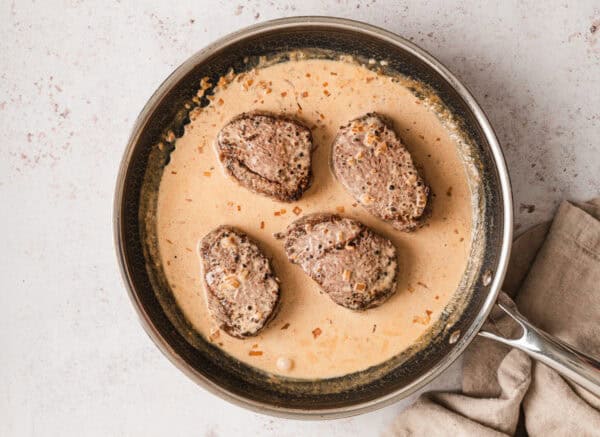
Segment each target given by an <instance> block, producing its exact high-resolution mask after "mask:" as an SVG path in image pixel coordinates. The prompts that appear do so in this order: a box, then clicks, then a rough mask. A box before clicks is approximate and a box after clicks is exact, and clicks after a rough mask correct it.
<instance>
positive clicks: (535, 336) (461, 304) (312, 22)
mask: <svg viewBox="0 0 600 437" xmlns="http://www.w3.org/2000/svg"><path fill="white" fill-rule="evenodd" d="M294 50H302V51H304V52H305V53H308V54H309V55H310V56H317V57H330V58H336V57H337V56H339V55H341V54H343V55H351V56H353V57H354V58H355V59H357V60H359V61H360V60H365V62H366V64H369V62H368V60H369V59H375V60H385V62H384V63H379V64H377V68H380V69H381V70H382V72H383V73H384V74H398V75H401V76H402V77H405V78H408V79H409V80H410V81H412V83H414V87H413V91H414V93H415V95H416V96H417V97H419V98H423V99H429V100H428V101H430V102H433V103H434V105H433V107H434V109H435V110H436V111H439V114H440V117H442V118H444V119H445V120H446V121H447V122H448V123H449V124H451V125H452V126H455V127H456V129H457V132H460V135H459V137H460V141H458V142H457V144H458V146H457V147H459V150H458V152H459V154H460V156H461V157H462V158H463V160H464V163H465V169H466V172H467V175H468V178H469V184H470V187H471V191H472V203H473V216H474V217H475V220H474V229H473V236H472V239H473V243H472V249H471V253H470V260H469V265H468V267H467V269H466V270H465V272H464V274H463V278H462V281H461V284H460V286H459V289H458V290H457V291H456V293H455V294H456V297H455V299H454V300H453V301H452V302H451V303H450V304H449V305H448V307H447V308H446V309H445V311H444V314H443V315H442V317H441V318H440V320H439V321H438V323H436V325H435V326H433V327H432V328H431V330H430V332H429V333H428V338H427V341H426V342H423V343H422V344H421V345H419V346H415V347H414V348H411V349H410V350H408V351H406V352H405V353H403V354H401V355H398V356H396V357H394V358H393V359H391V360H389V361H387V362H385V363H382V364H381V365H378V366H374V367H372V368H369V369H366V370H364V371H361V372H357V373H354V374H351V375H346V376H343V377H339V378H331V379H324V380H315V381H307V380H296V379H290V378H281V377H276V376H273V375H268V374H266V373H263V372H260V371H258V370H256V369H254V368H252V367H250V366H248V365H246V364H243V363H241V362H239V361H237V360H235V359H233V358H232V357H230V356H228V355H226V354H225V353H223V352H222V351H221V350H220V349H218V348H216V347H215V346H213V345H212V344H211V343H210V342H208V341H206V340H205V339H204V338H203V337H202V336H201V335H199V334H198V333H197V332H195V331H194V329H193V328H192V327H191V325H190V323H189V322H188V321H187V320H186V319H185V317H184V316H183V314H182V313H181V311H180V310H179V308H178V307H177V305H176V303H175V301H174V298H173V295H172V293H171V291H170V289H169V287H168V284H167V282H166V280H165V277H164V272H163V271H162V267H161V265H160V262H158V257H157V242H156V233H155V222H154V217H155V215H156V197H157V189H158V183H159V181H160V175H161V173H162V170H163V168H164V166H165V165H166V163H167V162H168V159H169V151H170V150H171V148H172V143H173V139H174V138H175V137H177V136H178V135H181V132H182V129H183V126H184V125H185V123H186V122H187V121H188V118H187V117H188V112H189V109H191V108H193V107H194V106H195V105H202V104H205V103H206V101H204V100H199V101H198V99H195V98H194V96H195V94H196V91H197V89H198V85H199V81H200V78H202V77H205V76H209V77H211V78H214V79H216V78H218V77H220V76H221V75H223V74H225V73H226V72H227V71H228V70H229V69H230V68H233V69H234V70H235V71H236V72H241V71H245V70H247V69H250V68H252V67H253V66H254V65H255V64H256V62H258V60H259V59H261V57H279V58H280V60H285V53H289V52H290V51H294ZM159 143H160V144H161V147H157V144H159ZM114 214H115V215H114V224H115V242H116V247H117V252H118V257H119V262H120V266H121V269H122V273H123V277H124V279H125V283H126V286H127V289H128V291H129V295H130V297H131V300H132V302H133V304H134V306H135V308H136V310H137V312H138V315H139V317H140V320H141V323H142V325H143V327H144V329H145V330H146V332H147V333H148V334H149V336H150V337H151V338H152V340H153V341H154V342H155V343H156V345H157V346H158V347H159V348H160V350H161V351H162V352H163V353H164V354H165V356H166V357H167V358H169V359H170V360H171V361H172V362H173V363H174V364H175V365H176V366H177V367H178V368H179V369H181V370H182V371H183V372H184V373H185V374H187V375H188V376H189V377H190V378H191V379H193V380H194V381H196V382H197V383H198V384H200V385H201V386H203V387H205V388H206V389H208V390H209V391H211V392H213V393H215V394H217V395H218V396H220V397H222V398H224V399H226V400H228V401H231V402H233V403H235V404H238V405H240V406H243V407H246V408H249V409H252V410H255V411H259V412H263V413H267V414H272V415H277V416H283V417H293V418H336V417H344V416H350V415H355V414H359V413H362V412H366V411H370V410H373V409H376V408H380V407H382V406H384V405H387V404H389V403H391V402H394V401H396V400H398V399H401V398H404V397H406V396H408V395H410V394H411V393H413V392H414V391H415V390H417V389H419V388H420V387H422V386H424V385H425V384H427V383H428V382H429V381H431V380H432V379H433V378H435V377H436V376H437V375H439V374H440V373H441V372H442V371H443V370H444V369H445V368H446V367H448V366H449V365H450V364H451V363H452V362H453V361H454V360H455V359H456V358H457V357H458V356H459V355H460V354H461V353H462V352H463V351H464V349H465V348H466V347H467V346H468V344H469V343H470V342H471V340H472V339H473V338H474V337H475V335H477V333H478V332H479V333H480V335H483V336H486V337H489V338H494V339H496V340H498V341H502V342H504V343H507V344H509V345H511V346H513V347H517V348H520V349H522V350H525V351H526V352H527V353H529V354H530V355H532V356H533V357H534V358H536V359H539V360H540V361H543V362H544V363H546V364H548V365H550V366H551V367H553V368H555V369H556V370H558V371H559V372H562V373H563V374H564V375H565V376H567V377H569V378H571V379H573V380H574V381H575V382H577V383H579V384H581V385H582V386H584V387H585V388H587V389H588V390H590V391H592V392H594V393H596V394H600V388H599V387H600V370H599V369H600V365H599V363H598V362H597V361H595V360H593V359H592V358H590V357H586V356H585V355H583V354H580V353H578V352H576V351H574V350H573V349H571V348H570V347H568V346H567V345H564V344H563V343H561V342H558V341H557V340H555V339H552V338H551V337H550V336H548V335H547V334H544V333H542V332H541V331H539V330H537V329H536V328H534V327H533V326H531V325H530V324H528V323H527V322H526V321H525V320H524V319H523V318H522V316H520V315H519V314H518V313H515V312H514V311H513V310H511V309H510V308H509V307H506V306H504V305H503V304H500V307H501V308H502V309H504V310H505V311H506V312H508V313H509V314H510V315H511V316H512V317H513V318H515V319H516V320H517V321H518V322H519V323H520V324H521V326H522V327H523V336H522V338H520V339H516V340H514V339H505V338H501V337H498V336H496V335H495V334H493V333H490V332H480V329H481V327H482V325H483V323H484V321H485V320H486V318H487V316H488V314H489V312H490V310H491V308H492V307H493V305H494V303H495V302H496V298H497V295H498V293H499V290H500V286H501V284H502V280H503V278H504V274H505V271H506V267H507V263H508V256H509V252H510V246H511V239H512V199H511V191H510V182H509V178H508V173H507V170H506V166H505V162H504V158H503V156H502V152H501V149H500V147H499V145H498V141H497V139H496V136H495V134H494V132H493V130H492V128H491V126H490V124H489V122H488V120H487V118H486V117H485V114H484V113H483V112H482V110H481V108H480V107H479V105H478V104H477V103H476V102H475V100H474V99H473V97H472V96H471V94H470V93H469V92H468V90H467V89H466V88H465V87H464V86H463V85H462V84H461V83H460V82H459V81H458V80H457V79H456V78H455V77H454V76H453V75H452V74H451V73H450V72H449V71H448V70H447V69H446V68H445V67H443V66H442V65H441V64H440V63H439V62H438V61H437V60H435V59H434V58H433V57H432V56H430V55H429V54H428V53H426V52H424V51H423V50H422V49H420V48H418V47H417V46H415V45H414V44H412V43H410V42H408V41H406V40H404V39H402V38H400V37H398V36H396V35H394V34H392V33H390V32H387V31H385V30H382V29H379V28H376V27H373V26H369V25H367V24H364V23H359V22H354V21H349V20H343V19H335V18H323V17H297V18H288V19H281V20H275V21H270V22H267V23H263V24H260V25H257V26H253V27H250V28H247V29H244V30H241V31H239V32H236V33H234V34H231V35H229V36H227V37H225V38H223V39H221V40H219V41H217V42H216V43H214V44H212V45H210V46H209V47H207V48H205V49H204V50H202V51H200V52H198V53H197V54H195V55H194V56H192V57H191V58H190V59H189V60H187V61H186V62H185V63H184V64H182V65H181V66H180V67H179V68H178V69H177V70H175V71H174V72H173V74H171V76H169V77H168V78H167V80H166V81H165V82H164V83H163V84H162V85H161V86H160V87H159V89H158V90H157V91H156V92H155V93H154V95H153V96H152V97H151V98H150V100H149V102H148V103H147V104H146V106H145V107H144V109H143V110H142V112H141V114H140V115H139V117H138V119H137V121H136V124H135V127H134V130H133V133H132V135H131V138H130V140H129V144H128V146H127V149H126V151H125V156H124V158H123V162H122V165H121V169H120V172H119V178H118V181H117V189H116V196H115V210H114Z"/></svg>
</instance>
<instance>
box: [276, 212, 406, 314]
mask: <svg viewBox="0 0 600 437" xmlns="http://www.w3.org/2000/svg"><path fill="white" fill-rule="evenodd" d="M275 236H276V237H277V238H279V239H283V240H284V246H285V251H286V255H287V257H288V259H289V260H290V261H291V262H292V263H294V264H298V265H299V266H300V267H301V268H302V269H303V270H304V271H305V272H306V273H307V274H308V275H309V276H310V277H311V278H312V279H313V280H315V281H316V282H317V283H318V284H319V285H320V286H321V288H322V289H323V290H324V291H325V292H326V293H327V294H328V295H329V297H331V299H332V300H333V301H334V302H335V303H337V304H338V305H341V306H344V307H346V308H349V309H352V310H357V311H361V310H366V309H368V308H373V307H376V306H378V305H381V304H382V303H383V302H385V301H386V300H387V299H388V298H389V297H390V296H391V295H393V294H394V292H395V291H396V277H397V268H398V263H397V259H396V248H395V247H394V245H393V244H392V243H391V241H389V240H387V239H386V238H384V237H382V236H380V235H378V234H376V233H375V232H373V231H372V230H371V229H370V228H368V227H367V226H365V225H364V224H362V223H361V222H359V221H356V220H353V219H350V218H347V217H341V216H339V215H337V214H323V213H318V214H312V215H308V216H305V217H302V218H300V219H299V220H297V221H295V222H293V223H292V224H291V225H289V226H288V228H287V229H286V231H285V232H282V233H279V234H276V235H275Z"/></svg>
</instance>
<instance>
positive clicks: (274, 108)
mask: <svg viewBox="0 0 600 437" xmlns="http://www.w3.org/2000/svg"><path fill="white" fill-rule="evenodd" d="M252 110H264V111H269V112H273V113H277V114H288V115H292V116H294V117H297V118H299V119H300V120H302V121H304V122H305V123H306V124H307V125H308V126H310V127H311V128H312V132H313V139H314V141H315V144H316V150H315V151H314V153H313V183H312V186H311V188H310V189H309V190H308V191H307V192H306V193H305V194H304V196H303V197H302V198H301V199H300V200H299V201H297V202H294V203H291V204H286V203H280V202H277V201H275V200H272V199H270V198H267V197H264V196H260V195H257V194H254V193H252V192H250V191H248V190H247V189H246V188H243V187H241V186H239V185H238V184H237V183H236V182H235V181H233V180H232V179H230V178H228V177H226V176H225V174H224V172H223V170H222V168H221V165H220V163H219V161H218V158H217V156H216V153H215V150H214V147H213V143H214V139H215V138H216V135H217V132H218V131H219V129H220V128H221V127H222V126H223V125H224V124H225V123H226V122H227V121H228V120H229V119H231V118H232V117H233V116H235V115H237V114H239V113H241V112H245V111H252ZM371 111H377V112H379V113H381V114H384V115H386V116H387V117H389V118H390V119H391V120H393V122H394V126H395V129H396V132H397V133H398V134H399V135H400V137H401V138H402V139H403V142H404V143H405V145H406V147H407V148H408V150H409V151H410V152H411V154H412V156H413V158H414V161H415V162H416V163H417V164H418V165H419V166H421V167H422V168H423V169H424V177H425V180H426V181H427V182H428V183H429V184H430V186H431V188H432V192H433V193H434V195H435V197H434V198H433V205H432V209H433V212H432V215H431V217H430V218H429V219H428V221H427V225H426V226H425V227H423V228H422V229H419V230H417V231H416V232H414V233H402V232H398V231H395V230H394V229H392V227H391V226H390V225H388V224H386V223H384V222H382V221H380V220H378V219H377V218H375V217H374V216H372V215H370V214H369V213H368V212H366V211H365V210H364V209H363V208H361V207H360V206H357V205H356V202H355V201H354V200H353V199H352V198H351V197H350V196H349V195H348V194H347V193H346V192H345V191H344V189H343V188H342V186H341V185H340V184H339V183H338V182H337V181H336V180H335V178H334V176H333V175H332V173H331V171H330V169H329V152H330V146H331V142H332V140H333V138H334V136H335V134H336V131H337V129H338V127H339V126H340V125H342V124H344V123H346V122H347V121H349V120H350V119H352V118H355V117H358V116H361V115H363V114H365V113H367V112H371ZM191 118H192V122H191V123H190V124H189V125H188V126H187V127H186V130H185V134H184V135H183V137H182V138H180V139H178V140H177V142H176V149H175V151H174V152H173V153H172V154H171V161H170V163H169V164H168V166H167V167H166V168H165V171H164V174H163V176H162V180H161V183H160V190H159V198H158V217H157V227H158V229H157V232H158V239H159V249H160V255H161V260H162V264H163V268H164V270H165V273H166V276H167V280H168V282H169V284H170V286H171V289H172V291H173V294H174V295H175V298H176V300H177V302H178V304H179V306H180V307H181V309H182V311H183V312H184V314H185V315H186V317H187V318H188V319H189V320H190V322H191V323H192V324H193V326H194V327H195V328H196V329H197V330H198V331H199V332H200V333H202V334H203V335H204V336H205V337H206V338H209V339H210V340H211V341H213V342H214V343H216V344H218V345H219V347H221V348H222V349H223V350H224V351H225V352H227V353H228V354H230V355H232V356H234V357H235V358H237V359H239V360H241V361H243V362H245V363H248V364H250V365H252V366H254V367H257V368H259V369H262V370H264V371H267V372H270V373H274V374H279V375H286V376H290V377H294V378H328V377H334V376H340V375H344V374H348V373H351V372H355V371H359V370H362V369H365V368H368V367H370V366H373V365H376V364H379V363H381V362H383V361H385V360H387V359H389V358H391V357H393V356H394V355H396V354H398V353H400V352H402V351H403V350H405V349H406V348H407V347H409V346H411V345H412V344H414V343H415V342H416V341H417V340H418V338H419V337H420V336H421V335H423V334H424V333H425V332H426V330H427V329H428V328H429V327H430V326H431V325H432V324H433V323H434V322H435V320H436V319H437V317H439V315H440V314H441V312H442V310H443V308H444V306H445V305H446V304H447V303H448V301H449V300H450V299H451V297H452V295H453V293H454V291H455V290H456V288H457V286H458V284H459V281H460V279H461V276H462V274H463V272H464V270H465V267H466V264H467V258H468V252H469V248H470V237H471V200H470V196H471V194H470V191H469V188H468V184H467V179H466V173H465V170H464V168H463V164H462V162H461V160H460V159H459V156H458V153H457V149H456V144H455V143H454V141H453V140H452V138H451V135H450V133H449V132H448V130H447V129H445V128H444V126H443V124H442V122H441V121H440V120H439V119H438V117H437V116H436V115H435V113H434V112H433V111H431V110H429V109H428V108H427V107H426V105H424V104H422V102H421V101H420V100H419V99H417V98H416V97H415V96H414V95H413V94H412V93H411V92H410V91H409V90H408V89H407V88H405V87H404V86H403V85H402V84H401V83H400V82H399V81H397V80H394V79H393V78H391V77H388V76H384V75H377V74H375V73H374V72H372V71H370V70H368V69H367V68H364V67H361V66H359V65H357V64H353V63H349V62H341V61H329V60H302V61H290V62H285V63H280V64H276V65H273V66H270V67H265V68H262V69H257V70H254V71H252V72H250V73H245V74H242V75H239V76H237V77H234V78H233V81H232V82H231V83H229V84H228V85H225V86H221V87H218V89H217V90H216V92H215V95H214V98H213V100H212V103H211V104H210V105H209V106H208V107H206V108H204V109H202V110H200V111H196V112H195V113H194V114H193V115H192V117H191ZM312 212H338V213H342V214H344V215H347V216H350V217H353V218H356V219H358V220H361V221H362V222H364V223H365V224H367V225H368V226H370V227H371V228H373V229H374V230H376V231H377V232H379V233H381V234H382V235H385V236H386V237H387V238H390V239H391V240H392V241H393V243H394V244H395V245H396V247H397V249H398V253H399V266H400V269H399V280H398V291H397V293H396V294H395V295H394V296H393V297H392V298H391V299H389V300H388V301H387V302H386V303H384V304H383V305H382V306H380V307H378V308H374V309H370V310H367V311H365V312H353V311H350V310H347V309H345V308H343V307H340V306H337V305H336V304H334V303H333V302H332V301H331V300H330V299H329V297H328V296H327V295H326V294H323V293H321V292H320V289H319V287H318V286H317V284H316V283H314V282H313V281H312V280H311V279H310V278H309V277H308V276H306V274H304V272H303V271H302V270H301V269H300V268H299V267H298V266H296V265H292V264H291V263H290V262H289V261H288V260H287V259H286V257H285V253H284V250H283V245H282V243H281V241H278V240H276V239H275V238H274V237H273V234H274V233H276V232H279V231H282V230H284V229H285V227H286V226H287V225H288V224H289V223H290V222H292V221H293V220H295V219H297V218H299V217H300V216H302V215H304V214H309V213H312ZM221 224H228V225H232V226H237V227H239V228H240V229H242V230H243V231H245V232H247V233H248V234H249V235H250V236H251V237H253V238H254V239H255V240H256V241H258V243H259V245H260V247H261V248H262V249H263V250H264V251H265V253H266V254H267V255H268V256H269V257H270V258H272V260H273V266H274V269H275V271H276V273H277V275H278V276H279V278H280V279H281V288H282V299H281V308H280V311H279V312H278V314H277V316H276V317H275V318H274V319H273V320H272V321H271V322H270V324H269V325H268V326H267V327H266V328H265V329H264V330H263V331H261V333H260V334H259V335H258V336H256V337H253V338H248V339H244V340H241V339H236V338H232V337H229V336H228V335H227V334H225V333H223V332H221V333H218V331H217V332H215V327H214V323H213V321H212V320H211V318H210V316H209V314H208V310H207V308H206V302H205V297H204V290H203V283H202V280H201V277H200V260H199V258H198V253H197V245H198V242H199V240H200V239H201V238H202V237H203V236H204V235H205V234H207V233H208V232H209V231H211V230H212V229H214V228H215V227H217V226H219V225H221ZM286 360H287V361H286ZM278 361H279V366H278V365H277V363H278ZM282 363H285V364H286V365H282Z"/></svg>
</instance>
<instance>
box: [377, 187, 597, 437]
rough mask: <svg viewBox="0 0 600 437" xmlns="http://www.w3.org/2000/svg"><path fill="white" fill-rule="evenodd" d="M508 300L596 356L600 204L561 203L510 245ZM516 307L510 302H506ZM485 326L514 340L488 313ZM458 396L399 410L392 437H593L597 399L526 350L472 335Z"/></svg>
mask: <svg viewBox="0 0 600 437" xmlns="http://www.w3.org/2000/svg"><path fill="white" fill-rule="evenodd" d="M503 288H504V292H505V293H504V294H503V295H502V296H501V299H503V300H504V301H506V302H509V303H510V304H513V303H512V301H511V300H510V299H511V298H514V300H515V302H516V305H517V307H518V308H519V311H520V312H521V313H522V314H523V315H524V316H525V317H527V318H528V319H529V320H530V321H531V322H532V323H533V324H534V325H536V326H537V327H539V328H541V329H543V330H545V331H546V332H548V333H549V334H552V335H554V336H556V337H558V338H560V339H562V340H564V341H566V342H567V343H569V344H571V345H573V346H575V347H576V348H578V349H580V350H581V351H583V352H585V353H587V354H589V355H592V356H594V357H599V356H600V199H595V200H593V201H590V202H588V203H584V204H581V205H578V206H575V205H574V204H572V203H569V202H563V203H562V205H560V207H559V209H558V212H557V214H556V216H555V217H554V220H553V222H552V223H551V224H542V225H538V226H536V227H534V228H533V229H531V230H529V231H527V232H526V233H524V234H523V235H521V236H520V237H519V238H517V239H516V240H515V243H514V245H513V251H512V256H511V260H510V264H509V268H508V273H507V277H506V280H505V281H504V287H503ZM513 305H514V304H513ZM485 329H488V330H493V331H496V332H499V333H501V334H503V335H509V336H512V335H516V334H518V333H519V332H520V328H519V327H518V325H517V324H516V323H515V322H514V321H512V319H510V318H509V317H508V316H505V315H503V313H502V311H500V310H497V311H493V312H492V314H491V315H490V318H489V319H488V322H487V323H486V326H485ZM462 386H463V387H462V388H463V393H462V394H458V393H428V394H425V395H423V396H421V398H419V400H417V402H415V403H414V404H413V405H412V406H411V407H409V408H408V409H407V410H405V411H404V412H403V413H402V414H401V415H400V416H399V417H398V418H397V419H396V421H395V423H394V424H393V426H392V427H391V428H390V430H389V432H388V435H391V436H421V435H427V436H445V435H448V436H471V435H476V436H505V435H515V434H517V435H525V434H526V433H527V434H529V435H530V436H553V435H557V436H564V435H571V436H600V399H598V398H597V397H595V396H593V395H591V394H590V393H589V392H587V391H585V390H584V389H582V388H580V387H578V386H576V385H574V384H573V383H571V382H570V381H567V380H565V379H563V378H562V377H560V376H559V375H558V374H557V373H556V372H555V371H553V370H551V369H550V368H548V367H547V366H545V365H543V364H540V363H537V362H535V361H533V360H531V359H530V358H529V357H528V356H527V355H526V354H525V353H523V352H521V351H518V350H516V349H512V350H511V349H510V348H509V347H507V346H504V345H502V344H499V343H496V342H494V341H492V340H488V339H484V338H476V339H475V340H474V341H473V343H472V344H471V345H470V346H469V347H468V348H467V350H466V352H465V356H464V372H463V384H462Z"/></svg>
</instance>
